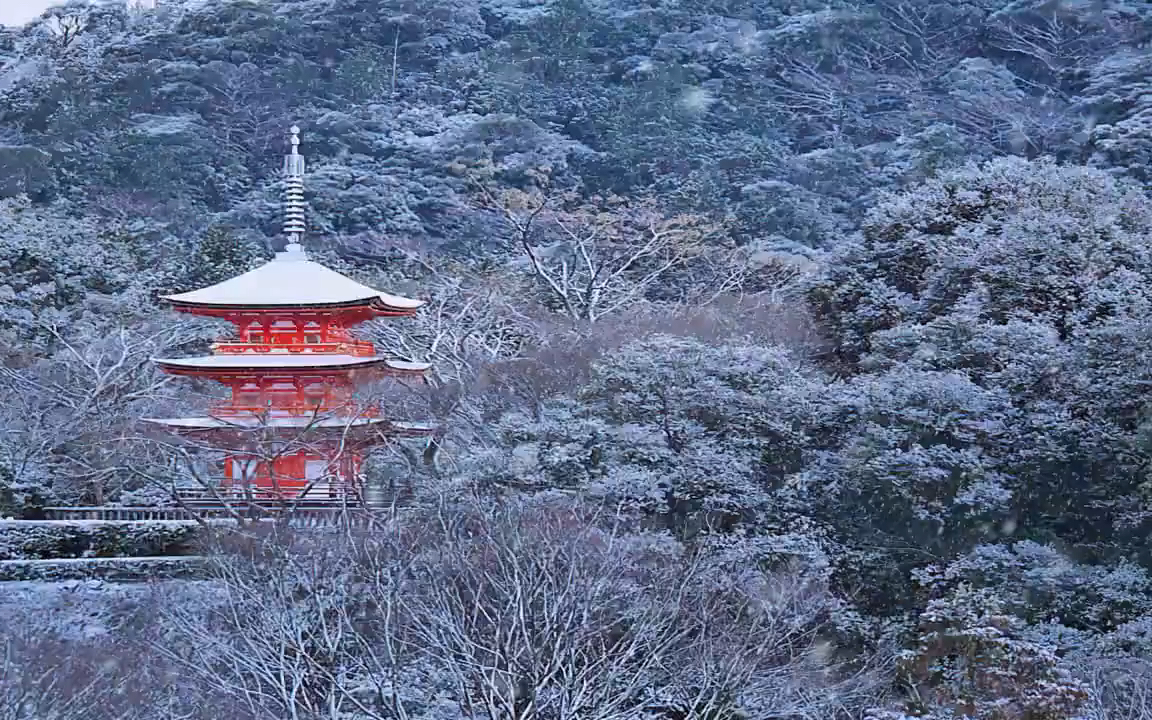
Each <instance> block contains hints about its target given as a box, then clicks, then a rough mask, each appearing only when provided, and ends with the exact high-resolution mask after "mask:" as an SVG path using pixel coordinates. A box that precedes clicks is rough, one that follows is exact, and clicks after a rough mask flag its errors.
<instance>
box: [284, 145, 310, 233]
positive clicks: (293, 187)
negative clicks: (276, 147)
mask: <svg viewBox="0 0 1152 720" xmlns="http://www.w3.org/2000/svg"><path fill="white" fill-rule="evenodd" d="M289 132H290V133H291V136H290V138H289V143H290V144H291V147H292V154H290V155H285V156H284V176H285V177H284V234H285V235H287V236H288V245H287V247H285V248H284V250H285V253H292V254H295V253H300V254H301V255H303V252H304V248H303V246H302V245H301V244H300V242H301V240H303V239H304V229H305V226H304V210H305V203H304V156H303V155H301V154H300V149H299V146H300V128H299V127H297V126H295V125H293V126H292V127H291V129H290V130H289Z"/></svg>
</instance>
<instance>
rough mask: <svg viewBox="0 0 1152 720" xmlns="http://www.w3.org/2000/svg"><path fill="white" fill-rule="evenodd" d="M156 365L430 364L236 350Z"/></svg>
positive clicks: (411, 368)
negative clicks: (224, 353) (235, 351)
mask: <svg viewBox="0 0 1152 720" xmlns="http://www.w3.org/2000/svg"><path fill="white" fill-rule="evenodd" d="M152 362H154V363H156V364H158V365H167V366H169V367H176V368H184V369H188V370H280V369H284V370H306V369H311V368H318V369H331V368H355V367H369V366H372V365H384V366H385V367H387V368H389V369H390V370H397V371H400V372H423V371H425V370H427V369H429V368H430V367H432V365H431V364H430V363H416V362H408V361H406V360H390V359H388V358H385V357H381V356H370V357H358V356H356V355H328V354H321V353H267V354H260V355H257V354H255V353H239V354H232V355H204V356H202V357H190V358H152Z"/></svg>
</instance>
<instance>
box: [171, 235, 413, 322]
mask: <svg viewBox="0 0 1152 720" xmlns="http://www.w3.org/2000/svg"><path fill="white" fill-rule="evenodd" d="M299 248H300V246H299V245H295V246H294V247H293V246H289V249H288V250H287V251H285V252H279V253H276V258H275V259H273V260H271V261H269V262H266V263H264V264H263V265H261V266H260V267H258V268H256V269H255V270H249V271H248V272H246V273H244V274H243V275H237V276H236V277H234V278H232V279H230V280H225V281H224V282H220V283H216V284H215V285H210V286H208V287H206V288H202V289H200V290H193V291H191V292H186V293H178V294H176V295H166V296H164V299H165V300H170V301H172V302H176V303H188V304H191V305H253V306H277V305H279V306H285V307H298V306H307V305H337V304H344V303H355V302H373V301H377V300H378V301H379V302H382V303H383V304H385V305H387V306H388V307H391V308H396V309H398V310H415V309H417V308H419V307H421V306H422V305H424V301H422V300H412V299H411V298H406V297H400V296H399V295H389V294H388V293H383V292H380V291H379V290H373V289H372V288H370V287H368V286H367V285H361V284H360V283H358V282H356V281H355V280H353V279H352V278H350V277H347V276H346V275H341V274H340V273H338V272H336V271H335V270H330V269H328V268H326V267H324V266H323V265H321V264H320V263H317V262H313V261H311V260H309V259H308V255H307V254H306V253H305V252H304V251H303V250H301V249H299Z"/></svg>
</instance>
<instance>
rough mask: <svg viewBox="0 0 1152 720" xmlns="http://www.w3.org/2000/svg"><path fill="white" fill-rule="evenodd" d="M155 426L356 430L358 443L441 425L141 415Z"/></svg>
mask: <svg viewBox="0 0 1152 720" xmlns="http://www.w3.org/2000/svg"><path fill="white" fill-rule="evenodd" d="M141 421H142V422H146V423H148V424H149V425H152V426H154V427H160V428H163V429H164V430H166V431H168V432H172V433H174V434H176V435H219V434H221V433H227V434H233V435H237V436H244V435H246V434H249V433H256V432H260V431H269V430H271V431H280V432H289V431H292V432H301V431H307V432H310V433H311V432H320V433H325V434H332V435H334V436H340V437H341V439H342V440H343V439H350V438H348V436H347V433H349V432H353V433H355V436H356V437H355V439H356V440H357V441H358V442H364V441H365V440H368V441H372V440H375V439H376V438H377V437H378V438H380V439H386V438H397V437H404V438H419V437H431V436H434V435H437V434H439V433H440V432H441V431H442V428H441V427H440V426H439V425H436V424H434V423H418V422H403V421H396V420H387V419H385V418H325V419H319V420H318V419H315V418H308V417H289V418H267V419H265V420H264V421H262V422H239V421H238V420H237V419H227V418H219V417H196V418H141Z"/></svg>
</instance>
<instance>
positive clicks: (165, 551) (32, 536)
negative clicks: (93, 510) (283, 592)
mask: <svg viewBox="0 0 1152 720" xmlns="http://www.w3.org/2000/svg"><path fill="white" fill-rule="evenodd" d="M199 531H200V525H198V524H197V523H195V522H193V521H159V522H158V521H111V520H85V521H74V520H38V521H26V520H16V521H0V560H39V559H56V558H93V557H97V558H111V557H154V556H160V555H186V554H188V553H189V552H190V550H191V546H192V543H193V542H194V541H195V539H196V537H197V534H198V533H199Z"/></svg>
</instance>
